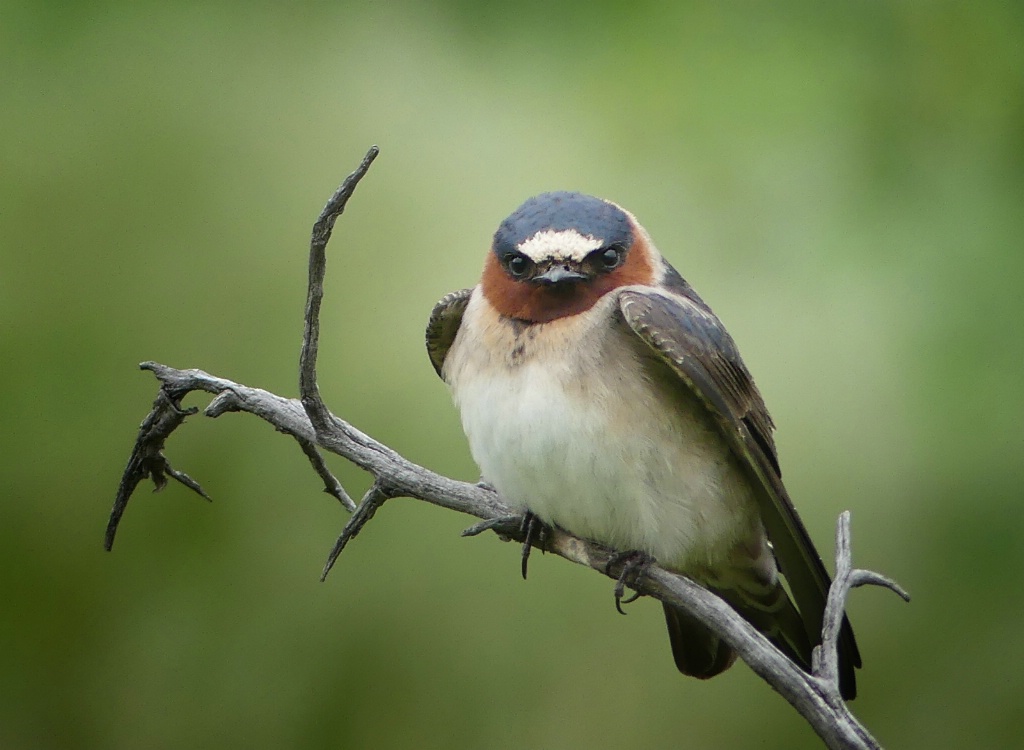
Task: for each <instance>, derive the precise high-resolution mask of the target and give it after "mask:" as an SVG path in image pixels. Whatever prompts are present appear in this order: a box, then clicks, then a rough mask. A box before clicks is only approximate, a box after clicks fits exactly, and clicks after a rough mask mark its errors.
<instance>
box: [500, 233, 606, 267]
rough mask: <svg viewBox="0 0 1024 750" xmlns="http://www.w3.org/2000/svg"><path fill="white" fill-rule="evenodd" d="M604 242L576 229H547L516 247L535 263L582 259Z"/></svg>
mask: <svg viewBox="0 0 1024 750" xmlns="http://www.w3.org/2000/svg"><path fill="white" fill-rule="evenodd" d="M603 244H604V241H603V240H599V239H597V238H596V237H590V236H589V235H585V234H580V233H579V232H577V231H576V230H575V229H563V230H561V231H558V232H555V231H552V230H550V229H545V230H544V231H542V232H537V234H535V235H533V237H531V238H530V239H528V240H526V241H525V242H523V243H520V244H519V245H518V246H517V247H516V249H517V250H519V252H521V253H522V254H523V255H525V256H526V257H528V258H529V259H530V260H532V261H533V262H534V263H538V262H540V261H542V260H545V259H549V258H561V259H563V260H575V261H581V260H583V259H584V258H585V257H587V253H590V252H592V251H594V250H597V249H598V248H599V247H601V246H602V245H603Z"/></svg>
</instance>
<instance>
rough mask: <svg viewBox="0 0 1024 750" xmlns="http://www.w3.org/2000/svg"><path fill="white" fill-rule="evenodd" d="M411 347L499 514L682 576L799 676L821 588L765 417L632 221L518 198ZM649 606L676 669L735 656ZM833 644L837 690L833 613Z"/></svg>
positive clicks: (593, 208)
mask: <svg viewBox="0 0 1024 750" xmlns="http://www.w3.org/2000/svg"><path fill="white" fill-rule="evenodd" d="M426 339H427V351H428V355H429V358H430V361H431V363H432V365H433V366H434V369H435V370H436V371H437V373H438V375H440V376H441V378H442V379H443V380H444V382H445V383H446V384H447V386H448V388H449V390H450V392H451V395H452V398H453V400H454V402H455V405H456V406H457V408H458V410H459V413H460V417H461V422H462V427H463V431H464V432H465V434H466V437H467V440H468V443H469V448H470V452H471V454H472V456H473V459H474V460H475V461H476V463H477V465H478V466H479V468H480V470H481V478H482V481H484V482H486V483H487V484H488V485H490V486H491V487H493V488H494V489H495V490H496V491H497V492H498V494H499V495H500V496H501V497H502V498H503V499H504V500H505V501H506V502H507V503H508V504H509V505H510V506H511V508H512V509H513V510H514V511H515V512H516V513H521V514H523V517H524V518H526V517H529V518H535V519H537V520H539V522H541V523H542V524H545V525H547V526H548V527H558V528H562V529H564V530H565V531H567V532H569V533H571V534H573V535H575V536H579V537H582V538H585V539H590V540H593V541H596V542H599V543H601V544H604V545H607V546H609V547H611V548H613V549H615V550H620V551H628V552H630V553H636V554H638V555H640V556H641V557H642V559H643V560H644V561H645V562H651V561H656V562H657V563H658V564H659V565H660V566H662V567H663V568H665V569H667V570H670V571H673V572H676V573H679V574H682V575H685V576H687V577H689V578H690V579H692V580H694V581H696V582H698V583H700V584H701V585H703V586H705V587H706V588H708V589H709V590H711V591H712V592H714V593H716V594H717V595H718V596H720V597H721V598H722V599H724V600H725V601H726V602H727V603H728V604H729V605H730V606H732V607H733V608H734V609H735V610H736V611H737V612H738V613H739V614H740V615H741V616H742V617H743V618H745V619H746V620H747V621H748V622H749V623H750V624H751V625H753V626H754V627H755V628H756V629H758V630H759V631H760V632H761V633H763V634H764V635H765V636H766V637H767V638H768V640H769V641H771V643H773V644H774V645H775V646H776V647H777V648H778V649H779V650H780V651H782V652H783V653H784V654H786V655H787V656H788V657H789V658H790V659H791V660H792V661H793V662H795V663H796V664H797V665H799V666H800V667H801V668H803V669H804V670H806V671H810V669H811V662H812V650H813V648H814V646H815V645H817V644H819V643H820V642H821V631H822V622H823V616H824V610H825V602H826V598H827V595H828V590H829V586H830V584H831V578H830V577H829V574H828V572H827V571H826V569H825V566H824V564H823V563H822V560H821V557H820V556H819V554H818V552H817V550H816V549H815V547H814V544H813V542H812V540H811V538H810V535H809V534H808V532H807V529H806V527H805V526H804V524H803V522H802V521H801V519H800V517H799V516H798V515H797V512H796V509H795V507H794V505H793V502H792V500H791V499H790V496H789V494H788V492H787V491H786V488H785V486H784V485H783V483H782V473H781V470H780V468H779V461H778V454H777V451H776V447H775V442H774V437H773V432H774V423H773V422H772V418H771V416H770V415H769V413H768V410H767V408H766V406H765V403H764V400H763V398H762V396H761V393H760V392H759V391H758V389H757V387H756V386H755V384H754V380H753V378H752V376H751V375H750V372H749V371H748V369H747V367H746V365H745V364H744V362H743V360H742V359H741V357H740V354H739V351H738V349H737V347H736V344H735V343H734V341H733V339H732V337H731V336H730V335H729V333H728V332H727V331H726V329H725V327H724V326H723V325H722V323H721V321H720V320H719V319H718V317H717V316H716V315H715V314H714V313H713V312H712V311H711V308H710V307H709V306H708V305H707V304H706V303H705V302H704V300H703V299H701V298H700V296H698V294H697V293H696V292H695V291H694V289H693V287H692V286H690V284H689V283H688V282H687V281H686V280H685V279H684V278H683V277H682V276H681V275H680V273H679V272H678V271H677V270H676V269H675V268H674V267H673V266H672V265H671V264H670V263H669V262H668V261H667V260H666V259H665V258H664V257H663V256H662V254H661V253H660V252H659V251H658V250H657V248H656V247H655V245H654V243H653V241H652V239H651V237H650V235H649V234H648V232H647V231H646V230H645V229H644V228H643V226H641V224H640V223H639V222H638V221H637V219H636V217H635V216H634V215H633V214H631V213H630V212H628V211H627V210H625V209H623V208H622V207H620V206H619V205H617V204H615V203H613V202H611V201H607V200H604V199H601V198H597V197H593V196H590V195H585V194H582V193H578V192H567V191H560V192H549V193H543V194H540V195H537V196H534V197H532V198H529V199H528V200H527V201H525V202H524V203H523V204H522V205H521V206H520V207H519V208H518V209H516V210H515V211H514V212H513V213H512V214H511V215H509V216H508V218H506V219H505V220H504V221H502V222H501V224H500V225H499V227H498V229H497V231H496V232H495V234H494V238H493V241H492V243H491V246H490V248H489V250H488V252H487V254H486V259H485V262H484V268H483V273H482V275H481V278H480V281H479V283H478V284H477V285H476V286H475V287H472V288H470V289H462V290H460V291H456V292H452V293H450V294H448V295H446V296H445V297H443V298H442V299H441V300H440V301H439V302H438V303H437V305H436V306H435V307H434V309H433V311H432V313H431V315H430V319H429V322H428V325H427V333H426ZM524 573H525V569H524ZM780 574H781V575H780ZM783 577H784V578H785V581H786V585H783V583H782V579H783ZM787 586H788V590H787ZM663 607H664V612H665V620H666V624H667V627H668V632H669V639H670V643H671V647H672V654H673V657H674V661H675V665H676V667H677V669H678V670H679V671H680V672H682V673H683V674H685V675H690V676H693V677H697V678H700V679H708V678H711V677H714V676H716V675H718V674H720V673H722V672H724V671H725V670H726V669H728V668H729V667H730V666H731V665H732V664H733V662H734V661H735V659H736V654H735V652H734V651H733V649H732V648H731V647H729V646H728V644H726V643H724V642H723V641H722V640H721V639H720V638H719V637H718V636H717V635H716V634H715V633H713V632H712V631H711V630H710V629H708V628H707V627H705V626H704V625H703V624H701V623H700V622H698V621H697V620H696V619H694V618H693V617H691V616H690V615H688V614H687V613H686V612H685V611H684V610H682V609H680V608H676V607H674V606H672V605H670V604H667V603H665V604H663ZM838 652H839V687H840V692H841V694H842V696H843V697H844V698H846V699H852V698H853V697H855V695H856V678H855V671H854V670H855V668H859V667H860V666H861V659H860V654H859V652H858V648H857V644H856V641H855V638H854V635H853V630H852V628H851V626H850V623H849V620H848V619H846V617H845V616H844V619H843V623H842V626H841V630H840V637H839V641H838Z"/></svg>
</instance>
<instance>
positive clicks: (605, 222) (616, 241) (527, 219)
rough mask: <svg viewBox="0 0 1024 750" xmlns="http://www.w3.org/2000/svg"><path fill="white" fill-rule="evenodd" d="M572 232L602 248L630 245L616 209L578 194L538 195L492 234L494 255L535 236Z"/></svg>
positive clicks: (623, 218)
mask: <svg viewBox="0 0 1024 750" xmlns="http://www.w3.org/2000/svg"><path fill="white" fill-rule="evenodd" d="M566 229H575V230H576V231H577V232H579V233H580V234H582V235H584V236H590V237H594V238H596V239H599V240H602V245H603V246H605V247H607V246H608V245H620V246H621V247H624V248H628V247H629V246H630V245H632V244H633V230H632V228H631V226H630V223H629V217H628V216H626V214H625V212H624V211H623V210H622V209H621V208H619V207H618V206H613V205H612V204H611V203H607V202H606V201H603V200H601V199H600V198H595V197H593V196H591V195H583V194H582V193H570V192H565V191H559V192H556V193H541V194H540V195H537V196H534V197H533V198H530V199H528V200H527V201H526V202H525V203H524V204H523V205H521V206H520V207H519V208H517V209H516V210H515V212H514V213H513V214H512V215H511V216H509V217H508V218H507V219H505V221H503V222H501V226H500V227H498V231H497V232H495V233H494V252H495V253H497V254H498V255H504V254H506V253H509V252H512V251H513V250H515V249H516V247H518V246H519V245H521V244H522V243H524V242H526V240H528V239H530V238H531V237H533V235H535V234H537V232H542V231H545V230H548V231H552V232H558V231H564V230H566Z"/></svg>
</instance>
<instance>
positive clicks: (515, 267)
mask: <svg viewBox="0 0 1024 750" xmlns="http://www.w3.org/2000/svg"><path fill="white" fill-rule="evenodd" d="M505 267H506V268H507V269H508V272H509V273H510V274H512V276H514V277H515V278H517V279H522V278H524V277H525V276H526V275H527V274H529V273H530V269H531V268H533V262H532V261H531V260H530V259H529V258H527V257H526V256H525V255H510V256H508V257H507V258H506V259H505Z"/></svg>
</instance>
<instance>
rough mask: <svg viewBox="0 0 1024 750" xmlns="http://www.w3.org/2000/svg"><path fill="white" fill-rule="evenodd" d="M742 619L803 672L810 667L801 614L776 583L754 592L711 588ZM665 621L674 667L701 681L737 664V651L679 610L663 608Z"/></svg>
mask: <svg viewBox="0 0 1024 750" xmlns="http://www.w3.org/2000/svg"><path fill="white" fill-rule="evenodd" d="M712 591H714V593H716V594H718V596H720V597H722V598H723V599H724V600H725V601H726V602H728V603H729V605H731V606H732V607H733V609H735V610H736V611H737V612H739V613H740V614H741V615H742V616H743V619H745V620H746V621H747V622H749V623H750V624H751V625H753V626H754V627H755V628H757V629H758V630H759V631H761V633H763V634H764V635H765V637H767V638H768V640H769V641H771V642H772V644H774V645H775V647H776V648H778V649H779V650H780V651H781V652H782V653H784V654H785V655H786V656H788V657H789V658H790V659H792V660H793V661H794V662H795V663H796V664H798V665H799V666H800V667H802V668H803V669H806V670H810V667H811V650H812V645H811V642H810V640H809V638H808V637H807V631H806V629H805V627H804V623H803V620H802V618H801V617H800V613H799V612H797V610H796V607H795V606H794V605H793V602H792V601H790V598H789V596H788V594H787V593H786V590H785V589H784V588H783V587H782V585H781V584H780V583H778V582H777V581H776V582H775V584H774V585H773V586H770V587H765V588H762V589H761V590H759V591H757V592H756V595H755V592H753V591H750V590H747V589H712ZM664 609H665V622H666V624H667V625H668V635H669V641H670V642H671V644H672V656H673V657H674V658H675V662H676V668H677V669H679V671H680V672H682V673H683V674H685V675H690V676H691V677H697V678H699V679H702V680H706V679H709V678H711V677H714V676H715V675H718V674H721V673H722V672H724V671H725V670H727V669H728V668H729V667H731V666H732V664H733V662H735V661H736V652H735V651H733V650H732V648H730V647H729V646H728V644H726V643H724V642H723V641H722V640H721V638H719V637H718V636H717V635H715V634H714V633H713V632H712V631H711V630H709V629H708V628H707V627H705V626H704V625H702V624H701V623H700V622H698V621H697V620H695V619H694V618H693V617H691V616H690V615H688V614H687V613H686V612H684V611H683V610H681V609H677V608H676V607H672V606H670V605H668V604H665V605H664Z"/></svg>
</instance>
